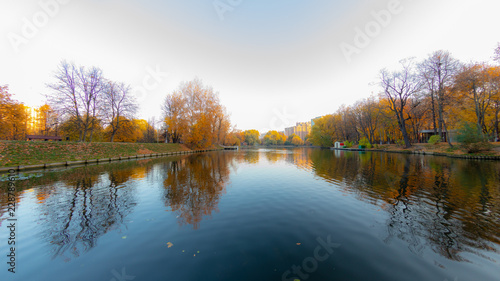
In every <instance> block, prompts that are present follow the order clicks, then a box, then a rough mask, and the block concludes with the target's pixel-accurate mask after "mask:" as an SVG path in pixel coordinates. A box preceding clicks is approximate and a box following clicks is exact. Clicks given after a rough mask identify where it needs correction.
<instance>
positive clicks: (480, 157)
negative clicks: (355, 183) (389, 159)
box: [330, 147, 500, 161]
mask: <svg viewBox="0 0 500 281" xmlns="http://www.w3.org/2000/svg"><path fill="white" fill-rule="evenodd" d="M330 150H340V151H360V152H369V151H371V152H387V153H399V154H417V155H431V156H445V157H449V158H461V159H470V160H491V161H499V160H500V156H496V155H495V156H493V155H492V156H488V155H470V154H449V153H443V152H434V151H423V150H383V149H366V148H335V147H330Z"/></svg>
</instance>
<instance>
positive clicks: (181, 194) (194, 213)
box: [163, 152, 254, 229]
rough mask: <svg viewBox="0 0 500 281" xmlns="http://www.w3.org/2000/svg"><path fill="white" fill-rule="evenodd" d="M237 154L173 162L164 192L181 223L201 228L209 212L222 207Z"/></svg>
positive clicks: (220, 154)
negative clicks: (220, 203)
mask: <svg viewBox="0 0 500 281" xmlns="http://www.w3.org/2000/svg"><path fill="white" fill-rule="evenodd" d="M235 156H237V154H235V153H231V152H228V153H210V154H202V155H198V156H196V157H190V158H186V159H181V160H179V161H174V162H171V163H170V167H169V168H168V169H167V170H166V171H165V172H166V175H167V176H166V178H165V180H164V182H163V186H164V187H165V189H164V194H165V195H164V196H165V199H166V205H167V206H169V207H170V208H171V210H172V211H173V212H176V213H177V214H178V223H179V225H186V224H190V225H192V226H193V228H194V229H197V228H199V226H200V222H201V220H202V219H203V218H204V217H205V216H210V215H211V214H212V212H217V211H218V208H217V206H218V204H219V200H220V198H221V196H222V195H223V194H224V193H225V188H226V185H227V184H228V183H229V175H230V171H231V169H230V168H231V167H234V159H235ZM249 159H250V160H249V161H253V160H252V159H254V158H253V157H250V158H249Z"/></svg>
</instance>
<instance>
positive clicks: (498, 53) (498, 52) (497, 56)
mask: <svg viewBox="0 0 500 281" xmlns="http://www.w3.org/2000/svg"><path fill="white" fill-rule="evenodd" d="M493 59H494V60H496V61H497V62H498V63H500V43H498V46H497V48H496V49H495V55H494V56H493Z"/></svg>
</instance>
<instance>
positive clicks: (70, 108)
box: [47, 61, 83, 141]
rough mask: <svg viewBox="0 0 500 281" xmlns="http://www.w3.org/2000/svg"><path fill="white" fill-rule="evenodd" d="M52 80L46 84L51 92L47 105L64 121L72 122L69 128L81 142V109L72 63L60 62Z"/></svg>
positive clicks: (76, 78)
mask: <svg viewBox="0 0 500 281" xmlns="http://www.w3.org/2000/svg"><path fill="white" fill-rule="evenodd" d="M54 78H55V82H53V83H50V84H47V87H48V88H49V89H51V90H52V91H51V93H50V94H49V95H48V100H49V104H50V106H51V107H52V108H54V109H55V110H56V111H57V112H58V113H59V115H60V116H61V117H62V118H64V119H65V120H66V121H71V122H74V124H73V126H70V127H72V128H73V129H72V130H76V131H77V132H78V135H79V136H78V140H80V141H82V138H83V130H82V128H83V117H82V114H83V113H82V110H83V107H82V101H81V99H80V95H79V93H78V69H77V68H76V67H75V65H74V64H73V63H68V62H66V61H61V63H60V64H59V66H58V69H57V70H56V72H55V73H54ZM66 121H65V122H64V123H66ZM67 125H69V124H67Z"/></svg>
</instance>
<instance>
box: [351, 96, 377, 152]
mask: <svg viewBox="0 0 500 281" xmlns="http://www.w3.org/2000/svg"><path fill="white" fill-rule="evenodd" d="M352 110H353V114H354V117H355V120H356V123H357V126H356V127H357V128H358V130H359V131H361V134H362V135H363V136H364V137H366V138H367V139H368V141H369V142H370V144H371V145H373V143H374V142H375V134H376V132H377V129H378V126H379V121H380V119H381V115H382V114H381V108H380V103H379V102H378V100H377V99H376V98H375V97H373V96H372V97H369V98H366V99H364V100H361V101H359V102H357V103H356V104H355V105H354V107H353V109H352Z"/></svg>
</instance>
